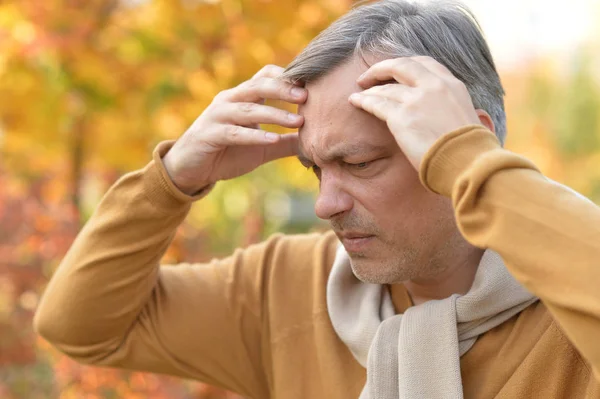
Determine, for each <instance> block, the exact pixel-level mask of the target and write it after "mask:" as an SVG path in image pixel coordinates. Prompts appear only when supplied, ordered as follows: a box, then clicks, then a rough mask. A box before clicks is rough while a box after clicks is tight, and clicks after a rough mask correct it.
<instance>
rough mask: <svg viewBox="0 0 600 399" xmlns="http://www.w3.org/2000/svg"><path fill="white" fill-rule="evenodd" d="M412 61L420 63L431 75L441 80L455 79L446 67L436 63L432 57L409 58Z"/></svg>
mask: <svg viewBox="0 0 600 399" xmlns="http://www.w3.org/2000/svg"><path fill="white" fill-rule="evenodd" d="M411 58H412V59H413V60H414V61H416V62H418V63H420V64H421V65H423V66H424V67H425V68H427V69H429V70H430V71H431V72H432V73H435V74H436V75H438V76H439V77H440V78H443V79H456V77H455V76H454V75H453V74H452V72H450V70H449V69H448V68H446V66H444V65H443V64H441V63H440V62H438V61H436V60H435V59H434V58H432V57H426V56H419V57H411Z"/></svg>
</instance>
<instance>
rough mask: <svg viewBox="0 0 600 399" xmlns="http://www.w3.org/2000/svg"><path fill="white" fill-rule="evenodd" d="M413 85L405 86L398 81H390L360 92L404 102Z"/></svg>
mask: <svg viewBox="0 0 600 399" xmlns="http://www.w3.org/2000/svg"><path fill="white" fill-rule="evenodd" d="M412 90H414V89H413V88H412V87H408V86H404V85H401V84H398V83H389V84H385V85H379V86H373V87H371V88H368V89H367V90H364V91H362V92H360V93H361V94H363V95H367V96H369V95H372V96H381V97H385V98H388V99H390V100H393V101H396V102H398V103H402V102H404V101H405V100H406V98H407V96H408V95H410V93H411V91H412Z"/></svg>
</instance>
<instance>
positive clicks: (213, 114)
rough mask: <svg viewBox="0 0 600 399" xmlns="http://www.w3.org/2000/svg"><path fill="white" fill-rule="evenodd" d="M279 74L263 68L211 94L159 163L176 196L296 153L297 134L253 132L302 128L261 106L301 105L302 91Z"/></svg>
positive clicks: (298, 119)
mask: <svg viewBox="0 0 600 399" xmlns="http://www.w3.org/2000/svg"><path fill="white" fill-rule="evenodd" d="M283 70H284V69H283V68H281V67H278V66H274V65H267V66H266V67H264V68H263V69H261V70H260V71H259V72H258V73H257V74H256V75H254V77H252V79H250V80H248V81H246V82H244V83H242V84H240V85H239V86H237V87H235V88H233V89H229V90H225V91H222V92H221V93H219V94H217V96H216V97H215V98H214V100H213V102H212V103H211V104H210V105H209V106H208V107H207V108H206V110H205V111H204V112H203V113H202V114H201V115H200V116H199V117H198V119H196V120H195V121H194V123H193V124H192V126H190V128H189V129H188V130H187V131H186V132H185V133H184V134H183V135H182V136H181V137H180V138H179V140H177V142H176V143H175V144H174V145H173V147H172V148H171V149H170V150H169V152H168V153H167V154H166V155H165V156H164V158H163V162H164V165H165V168H166V170H167V173H168V174H169V176H170V177H171V179H172V180H173V183H175V185H176V186H177V187H178V188H179V189H180V190H181V191H183V192H184V193H186V194H189V195H193V194H195V193H197V192H198V191H199V190H201V189H202V188H203V187H206V186H208V185H209V184H212V183H216V182H217V181H219V180H226V179H232V178H234V177H237V176H241V175H243V174H246V173H248V172H250V171H252V170H253V169H255V168H257V167H258V166H260V165H262V164H264V163H266V162H269V161H272V160H274V159H278V158H282V157H286V156H291V155H295V154H296V153H297V145H298V134H297V133H291V134H285V135H279V134H276V133H268V132H265V131H262V130H260V129H259V124H275V125H280V126H285V127H289V128H298V127H300V126H302V124H303V123H304V119H303V118H302V116H300V115H297V114H294V113H290V112H287V111H284V110H281V109H278V108H274V107H270V106H267V105H264V101H265V99H273V100H283V101H286V102H289V103H294V104H302V103H304V102H305V101H306V98H307V95H308V93H307V91H306V89H304V88H302V87H299V86H295V85H293V84H291V83H288V82H285V81H283V80H281V79H278V77H279V76H280V75H281V73H282V72H283Z"/></svg>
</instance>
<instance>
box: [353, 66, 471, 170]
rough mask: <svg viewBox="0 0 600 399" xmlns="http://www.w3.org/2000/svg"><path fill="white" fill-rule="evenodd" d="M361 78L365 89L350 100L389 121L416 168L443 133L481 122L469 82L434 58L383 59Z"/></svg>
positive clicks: (398, 141) (360, 83)
mask: <svg viewBox="0 0 600 399" xmlns="http://www.w3.org/2000/svg"><path fill="white" fill-rule="evenodd" d="M384 82H393V83H387V84H382V83H384ZM357 83H358V85H359V86H361V87H362V88H363V89H365V90H364V91H362V92H358V93H354V94H352V95H351V96H350V97H349V101H350V103H351V104H352V105H354V106H355V107H357V108H361V109H363V110H365V111H366V112H369V113H370V114H372V115H374V116H376V117H377V118H379V119H381V120H383V121H385V122H386V123H387V125H388V128H389V129H390V131H391V132H392V134H393V135H394V137H395V138H396V142H397V143H398V145H399V146H400V149H401V150H402V151H403V152H404V154H405V155H406V157H407V158H408V160H409V161H410V163H411V164H412V165H413V166H414V167H415V168H416V169H417V171H418V170H419V166H420V164H421V160H422V159H423V156H424V155H425V153H426V152H427V150H428V149H429V148H430V147H431V146H432V145H433V143H434V142H435V141H436V140H437V139H438V138H440V137H441V136H443V135H444V134H446V133H450V132H451V131H453V130H455V129H458V128H460V127H463V126H466V125H471V124H480V123H481V122H480V120H479V117H478V115H477V112H476V111H475V108H474V106H473V102H472V101H471V96H470V95H469V92H468V91H467V88H466V86H465V85H464V83H463V82H461V81H460V80H458V79H457V78H455V77H454V75H452V73H451V72H450V71H449V70H448V69H447V68H446V67H444V66H443V65H442V64H440V63H439V62H437V61H435V60H434V59H433V58H431V57H408V58H396V59H389V60H385V61H381V62H378V63H376V64H374V65H373V66H372V67H370V68H369V69H368V70H367V71H366V72H365V73H364V74H363V75H361V76H360V77H359V78H358V80H357Z"/></svg>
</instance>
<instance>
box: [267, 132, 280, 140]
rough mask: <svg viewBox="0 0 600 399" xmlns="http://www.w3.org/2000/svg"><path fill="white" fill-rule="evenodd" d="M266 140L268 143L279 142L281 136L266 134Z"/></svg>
mask: <svg viewBox="0 0 600 399" xmlns="http://www.w3.org/2000/svg"><path fill="white" fill-rule="evenodd" d="M265 139H267V141H277V140H279V135H278V134H277V133H270V132H267V133H265Z"/></svg>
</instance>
